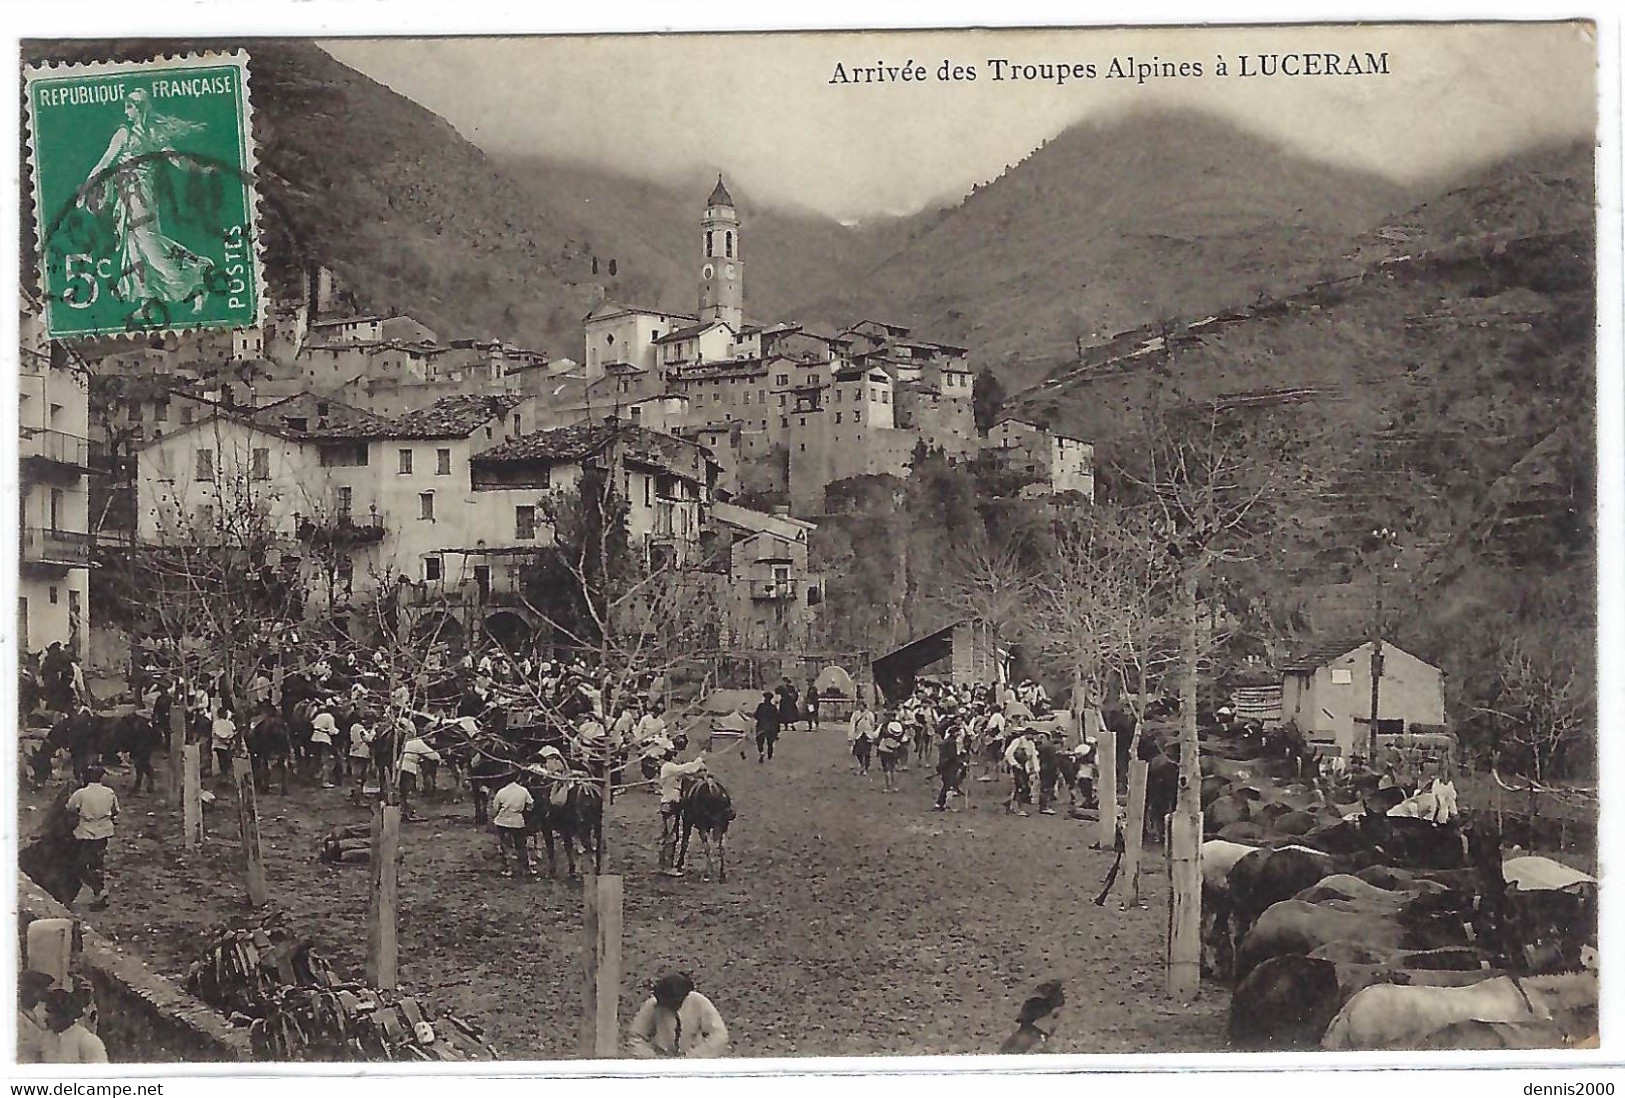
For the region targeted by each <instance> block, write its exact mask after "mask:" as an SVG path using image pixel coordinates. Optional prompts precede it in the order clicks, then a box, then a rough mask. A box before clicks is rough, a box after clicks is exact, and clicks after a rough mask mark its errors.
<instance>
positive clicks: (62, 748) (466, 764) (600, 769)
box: [22, 673, 735, 902]
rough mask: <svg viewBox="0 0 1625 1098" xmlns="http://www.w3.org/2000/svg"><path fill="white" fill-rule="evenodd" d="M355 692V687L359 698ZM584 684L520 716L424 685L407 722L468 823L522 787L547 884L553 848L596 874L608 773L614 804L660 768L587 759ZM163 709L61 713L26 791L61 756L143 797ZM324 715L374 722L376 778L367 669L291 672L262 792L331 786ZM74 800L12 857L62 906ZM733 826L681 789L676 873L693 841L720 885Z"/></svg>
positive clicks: (712, 796) (559, 688)
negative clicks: (323, 747)
mask: <svg viewBox="0 0 1625 1098" xmlns="http://www.w3.org/2000/svg"><path fill="white" fill-rule="evenodd" d="M357 684H359V686H360V688H359V689H355V687H356V686H357ZM587 685H588V680H587V678H586V677H585V675H582V676H579V677H574V676H571V677H564V678H561V679H560V680H559V681H558V682H557V683H556V684H555V685H554V687H553V689H552V690H551V691H550V693H549V695H548V696H546V697H542V698H527V699H524V700H525V702H526V703H527V704H526V706H525V707H524V708H523V709H521V708H520V706H519V705H517V704H512V703H514V702H515V701H516V699H512V698H506V699H505V698H503V697H502V696H501V695H500V694H497V693H491V694H489V695H487V696H481V695H480V694H479V693H476V692H474V691H473V690H471V689H467V686H468V684H467V683H465V682H464V681H463V679H462V678H460V677H457V676H453V675H448V676H446V677H445V678H444V679H442V680H440V681H437V682H434V683H430V684H428V685H427V687H426V689H425V690H424V691H423V692H422V693H421V694H420V697H421V698H422V699H423V702H424V705H425V711H422V712H418V713H416V714H415V715H414V717H413V718H412V719H413V722H414V725H415V728H416V731H417V734H418V735H420V736H421V737H422V738H424V739H425V740H426V741H427V742H428V743H430V744H431V746H433V747H434V748H435V750H436V751H437V752H438V753H439V755H440V757H441V764H440V767H439V768H438V769H441V770H442V771H443V774H444V777H445V779H447V780H449V783H450V785H451V786H452V788H453V789H461V790H464V791H466V794H467V796H468V797H469V798H470V801H471V804H472V809H473V820H474V823H475V824H476V825H478V826H484V825H485V824H486V823H487V822H488V818H487V817H488V806H489V802H490V798H491V795H492V794H493V793H494V792H495V791H496V790H497V789H499V788H500V787H502V786H503V785H506V784H508V783H509V782H510V781H514V780H516V779H517V780H518V781H519V783H520V784H521V785H523V786H525V787H526V788H527V789H528V790H529V791H530V793H531V795H532V802H533V805H532V808H531V809H530V810H529V811H528V812H527V813H526V816H525V818H526V832H527V836H529V837H530V839H531V841H535V840H540V842H541V844H542V845H543V847H544V848H545V851H546V855H547V868H548V875H549V876H550V877H551V876H554V875H556V872H557V868H556V867H557V855H556V851H557V849H558V848H560V847H562V852H563V854H564V857H565V862H566V867H567V872H568V873H569V874H570V875H571V876H572V877H573V876H576V875H577V874H578V872H579V871H580V868H579V866H578V861H577V859H578V856H580V857H583V858H584V857H587V856H591V857H592V859H593V862H594V867H595V871H596V869H598V868H600V866H599V861H600V859H601V857H602V849H603V847H602V841H601V840H602V833H603V812H604V803H603V798H604V792H605V785H604V781H603V778H604V770H605V768H606V766H607V767H608V769H609V771H610V775H609V778H610V782H609V788H610V790H611V796H613V795H615V791H616V790H620V789H623V788H625V787H626V785H627V784H628V782H629V781H630V782H633V783H636V782H639V781H643V782H647V781H649V780H651V779H653V778H654V777H655V776H656V775H657V773H658V765H659V762H658V760H656V759H651V758H649V757H648V756H644V757H641V758H635V757H634V752H633V751H632V750H631V749H630V748H629V747H628V746H627V745H616V746H615V747H614V748H612V749H611V750H610V751H609V752H608V757H607V759H606V758H605V757H604V755H605V752H604V751H603V750H602V748H601V746H600V747H598V748H597V749H596V750H595V745H593V744H590V743H588V742H585V741H583V739H582V738H581V736H580V735H579V732H578V729H579V726H580V725H581V724H582V723H583V722H585V721H588V720H589V719H591V718H592V712H593V699H594V693H595V692H594V691H593V690H591V689H584V688H583V687H587ZM538 702H539V703H541V704H540V705H538V704H537V703H538ZM173 705H174V703H173V702H172V701H171V700H170V698H169V697H168V695H164V696H162V697H161V698H160V700H159V703H158V705H157V706H155V707H154V709H152V710H139V709H132V708H131V707H129V706H125V707H122V708H121V709H119V710H115V711H112V712H102V713H95V712H89V711H82V712H78V713H66V714H60V715H57V716H56V718H55V719H54V720H52V721H51V723H50V724H49V726H48V728H47V730H46V731H45V733H44V735H43V737H42V738H41V739H40V740H39V742H38V744H37V745H36V746H35V747H34V748H33V749H32V750H31V751H29V752H27V753H26V761H27V767H28V770H29V772H30V775H31V778H32V781H33V785H34V788H36V789H38V788H42V787H44V786H45V785H46V784H47V783H48V782H49V781H50V780H51V777H52V774H53V766H54V763H55V760H56V758H57V756H58V755H59V754H62V753H66V755H67V757H68V760H69V762H70V763H71V765H72V768H73V772H74V774H75V775H80V774H82V773H83V772H84V769H85V767H86V766H88V765H89V764H90V763H92V762H101V763H103V764H106V765H118V764H119V763H120V762H121V761H126V760H127V762H128V764H129V767H130V770H131V772H132V774H133V781H132V786H131V789H130V792H131V793H132V794H138V793H140V792H141V791H142V789H143V787H145V789H146V790H147V791H148V792H149V793H150V792H152V791H153V790H154V766H153V759H154V757H155V756H156V755H157V754H159V753H160V752H162V751H164V750H165V748H166V744H167V742H168V736H167V734H166V733H165V731H164V730H165V729H166V728H167V727H169V723H170V711H171V709H172V708H173ZM324 709H325V710H326V711H328V712H331V713H332V714H333V715H334V717H335V725H336V726H337V727H338V728H340V729H345V728H348V727H350V725H351V724H352V723H355V722H357V721H361V720H367V721H370V722H371V723H372V726H373V727H374V728H376V729H377V730H378V732H377V735H375V737H374V739H373V741H372V745H371V748H372V752H373V756H374V758H375V759H376V760H380V761H379V762H377V763H375V765H376V766H377V770H378V772H386V767H385V766H384V765H383V763H382V762H381V760H385V759H390V758H392V757H393V756H394V754H395V753H396V751H397V749H398V744H397V742H396V736H395V734H394V732H393V730H392V729H391V728H390V727H389V725H388V723H387V722H384V721H379V720H377V719H376V715H377V714H378V713H379V712H382V711H384V709H385V696H384V692H383V690H382V683H381V682H373V681H371V677H370V676H368V675H366V674H364V673H363V674H359V675H357V676H355V677H354V679H353V680H352V679H348V678H340V679H338V680H337V681H332V682H325V683H323V684H322V688H321V689H320V690H318V689H317V688H316V687H315V686H314V685H313V684H311V683H310V682H308V681H307V680H305V679H304V678H303V677H301V676H297V675H292V676H289V677H288V678H287V679H286V681H285V682H284V685H283V691H282V698H281V702H280V704H279V705H278V706H275V707H272V708H269V709H267V710H265V711H263V712H261V713H258V714H256V715H255V716H254V717H253V718H252V719H251V720H250V721H249V722H248V723H247V727H246V729H245V731H244V734H243V737H242V743H243V747H244V749H245V750H246V752H247V754H248V757H249V760H250V762H251V766H252V772H253V776H254V784H255V787H256V789H257V790H258V791H259V792H260V793H264V794H269V793H271V792H273V791H275V790H278V789H280V792H281V793H282V794H283V795H287V794H289V793H290V790H291V789H292V788H294V787H296V786H304V787H305V788H315V787H316V786H318V785H320V784H321V783H322V781H323V780H324V779H325V778H326V777H328V776H329V775H328V774H326V773H325V772H324V770H325V768H324V766H323V764H322V757H321V755H319V754H318V753H317V752H315V751H313V750H312V743H311V731H312V723H313V719H314V717H315V716H316V715H317V714H318V713H319V712H321V711H323V710H324ZM514 714H522V716H523V720H524V723H511V717H512V716H513V715H514ZM543 714H545V716H543ZM182 723H183V725H185V727H186V731H185V733H184V735H185V736H186V737H187V740H188V742H194V743H202V744H206V743H207V742H208V740H209V723H210V722H209V718H208V716H207V714H205V713H201V712H192V711H190V710H188V711H186V716H185V718H184V719H183V722H182ZM544 753H548V754H552V753H557V755H558V756H559V757H561V758H562V759H563V761H564V763H565V766H564V769H563V770H562V771H554V770H549V769H547V768H545V767H543V766H542V765H540V763H541V762H542V761H543V757H544ZM336 761H337V762H338V764H339V765H345V764H346V763H347V762H350V761H351V760H346V759H344V757H343V753H342V752H341V753H339V755H338V758H337V760H336ZM634 766H636V768H637V771H636V772H635V773H634ZM70 792H71V786H68V785H64V787H63V788H62V789H61V790H59V792H58V795H57V796H56V798H55V803H54V804H53V806H52V808H51V809H50V810H48V811H47V812H46V813H45V815H44V817H43V820H42V824H41V826H40V827H39V828H38V829H37V833H36V836H35V840H34V842H32V843H30V844H29V845H28V846H26V847H25V848H24V850H23V851H22V864H23V865H24V872H26V873H28V874H29V876H30V877H33V878H34V879H35V880H36V882H37V883H39V884H40V885H41V887H43V888H45V889H46V890H47V891H48V892H49V893H51V894H52V895H53V896H57V897H58V898H59V899H60V898H63V897H68V898H71V897H72V896H73V895H75V894H77V892H78V890H79V880H78V876H77V863H76V860H75V859H74V857H73V856H72V854H71V850H72V839H71V830H72V826H71V821H69V820H68V819H67V817H66V815H65V813H64V811H63V810H62V805H63V804H64V803H65V801H66V798H67V796H68V794H69V793H70ZM651 815H653V813H651ZM734 818H735V812H734V808H733V803H732V799H731V797H730V796H729V793H728V791H727V789H726V787H725V786H724V785H723V783H722V782H721V781H719V780H718V779H717V778H716V777H715V776H714V775H710V774H703V775H696V776H693V777H691V778H689V779H686V780H685V781H684V784H683V789H682V793H681V798H680V801H679V808H678V817H677V827H678V835H679V843H678V847H677V851H676V856H677V862H676V868H679V869H681V868H683V866H684V864H685V863H686V860H687V855H688V850H689V845H690V841H691V839H692V837H693V836H694V835H696V834H697V835H698V836H699V838H700V841H701V844H702V847H703V850H704V854H705V858H706V863H707V876H709V875H710V868H711V860H712V854H713V851H714V852H715V855H716V858H717V861H718V870H719V876H720V877H721V878H722V879H724V880H725V879H726V873H727V862H726V853H725V849H724V847H725V840H726V836H727V831H728V827H729V825H730V824H731V822H732V821H733V819H734ZM354 845H355V844H354V843H351V844H350V846H354ZM347 849H348V848H347V847H346V845H345V843H344V842H343V841H342V837H341V841H339V842H335V843H328V844H326V847H325V849H324V853H325V854H327V855H329V856H331V855H333V854H334V853H335V852H336V853H337V858H336V860H341V861H342V860H350V859H349V858H347V857H344V855H345V853H346V851H347ZM578 852H579V853H578ZM63 902H67V900H66V899H64V900H63Z"/></svg>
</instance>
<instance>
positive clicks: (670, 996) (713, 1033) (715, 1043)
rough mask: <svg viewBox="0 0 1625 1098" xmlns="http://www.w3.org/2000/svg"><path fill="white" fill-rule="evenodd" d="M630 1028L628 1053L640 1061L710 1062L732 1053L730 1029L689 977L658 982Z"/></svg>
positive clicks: (676, 976) (671, 976) (674, 975)
mask: <svg viewBox="0 0 1625 1098" xmlns="http://www.w3.org/2000/svg"><path fill="white" fill-rule="evenodd" d="M653 991H654V994H653V995H651V996H649V998H647V999H645V1000H644V1002H643V1005H642V1006H641V1007H639V1008H638V1012H637V1014H635V1015H633V1017H632V1024H631V1025H630V1026H628V1027H627V1032H626V1051H627V1052H628V1053H630V1054H631V1055H632V1056H634V1057H636V1058H637V1059H640V1060H655V1059H666V1058H677V1057H680V1058H683V1059H691V1060H693V1059H710V1058H713V1057H717V1056H721V1055H722V1054H723V1053H724V1052H726V1051H727V1050H728V1027H727V1026H726V1025H724V1024H723V1021H722V1015H721V1014H719V1013H718V1012H717V1008H716V1007H715V1006H714V1005H712V1003H711V1000H709V999H707V998H706V997H705V996H704V995H701V994H700V993H699V992H698V991H695V990H694V981H693V980H692V979H690V978H689V977H688V975H687V974H686V973H682V972H672V973H668V974H667V975H665V976H662V977H661V978H660V979H658V980H656V981H655V985H654V988H653Z"/></svg>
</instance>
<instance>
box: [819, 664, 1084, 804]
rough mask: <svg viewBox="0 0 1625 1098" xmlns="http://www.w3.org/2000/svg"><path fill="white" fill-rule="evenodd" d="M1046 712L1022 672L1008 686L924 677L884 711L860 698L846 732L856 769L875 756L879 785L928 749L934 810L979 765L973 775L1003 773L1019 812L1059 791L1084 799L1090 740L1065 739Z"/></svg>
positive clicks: (865, 768)
mask: <svg viewBox="0 0 1625 1098" xmlns="http://www.w3.org/2000/svg"><path fill="white" fill-rule="evenodd" d="M1047 714H1048V698H1047V696H1046V695H1045V694H1044V691H1043V687H1042V686H1040V685H1038V684H1037V683H1033V682H1031V681H1030V680H1029V681H1025V682H1023V683H1021V684H1020V685H1019V686H1017V687H1015V688H1013V689H1010V688H1005V687H1002V686H986V685H980V684H978V685H975V686H971V685H968V684H959V685H950V684H945V683H938V682H932V681H928V680H927V681H922V682H921V683H919V684H918V686H917V687H916V689H915V691H914V693H913V694H912V695H911V696H910V697H909V698H907V699H906V700H904V701H903V702H902V703H900V704H899V705H898V706H897V707H896V708H895V709H894V710H892V711H890V712H878V713H877V712H876V711H874V710H871V709H870V708H869V707H868V705H867V704H866V703H864V702H863V701H862V700H861V699H860V700H859V702H858V704H857V707H856V708H855V710H854V712H853V715H852V722H851V726H850V729H849V733H848V740H849V741H850V743H851V747H852V754H853V757H854V758H855V759H856V760H857V765H858V771H859V773H861V774H864V775H867V774H868V773H869V772H870V759H871V757H875V756H878V758H879V761H880V768H881V773H882V777H883V780H884V783H885V786H884V787H885V789H886V791H887V792H892V791H894V790H895V789H896V788H897V778H896V774H897V772H898V771H900V770H904V769H906V768H907V760H908V758H909V756H910V754H911V753H912V754H913V755H914V757H915V758H916V759H918V760H920V761H922V762H923V761H924V759H925V758H926V757H927V754H928V753H929V752H931V751H933V750H934V752H935V756H936V775H937V780H938V789H937V797H936V804H935V808H936V810H937V811H939V812H945V811H953V810H954V809H953V805H952V803H951V802H952V799H953V798H954V797H961V798H963V797H965V796H966V790H965V784H966V782H967V780H969V779H970V778H971V776H972V772H973V771H979V773H978V774H977V775H976V780H977V781H979V782H993V781H995V780H996V778H997V775H998V774H1000V773H1002V774H1004V775H1006V776H1007V777H1008V778H1009V782H1010V786H1009V792H1008V794H1007V795H1006V797H1005V799H1004V802H1003V803H1004V809H1005V811H1006V812H1007V813H1011V814H1015V815H1019V816H1026V815H1028V808H1029V807H1033V806H1036V809H1037V811H1038V812H1039V813H1040V814H1042V815H1046V816H1053V815H1055V814H1056V811H1055V808H1054V807H1053V806H1054V804H1055V802H1056V801H1057V800H1058V799H1059V798H1060V797H1061V796H1063V795H1064V796H1066V797H1067V799H1068V800H1069V802H1074V803H1075V802H1076V801H1077V800H1081V801H1082V802H1083V804H1084V805H1085V806H1091V805H1093V804H1094V798H1095V777H1096V773H1097V748H1096V744H1095V741H1094V740H1093V739H1092V738H1089V737H1087V736H1083V737H1080V739H1079V741H1078V743H1076V744H1075V745H1072V746H1068V745H1067V743H1066V735H1065V733H1064V731H1062V729H1061V728H1060V727H1059V726H1058V725H1057V723H1056V722H1054V721H1048V722H1046V721H1043V720H1041V719H1040V718H1043V717H1045V716H1046V715H1047ZM1045 724H1048V725H1049V727H1045V726H1044V725H1045Z"/></svg>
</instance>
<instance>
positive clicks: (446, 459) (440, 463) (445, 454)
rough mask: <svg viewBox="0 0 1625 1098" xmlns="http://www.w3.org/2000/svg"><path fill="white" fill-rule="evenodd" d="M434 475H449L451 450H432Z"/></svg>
mask: <svg viewBox="0 0 1625 1098" xmlns="http://www.w3.org/2000/svg"><path fill="white" fill-rule="evenodd" d="M434 475H435V476H437V477H449V476H451V451H450V450H446V449H440V450H436V451H435V452H434Z"/></svg>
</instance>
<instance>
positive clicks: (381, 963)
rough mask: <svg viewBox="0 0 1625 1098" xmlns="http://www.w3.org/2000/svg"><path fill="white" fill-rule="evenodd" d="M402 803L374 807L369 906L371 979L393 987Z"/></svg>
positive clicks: (380, 984)
mask: <svg viewBox="0 0 1625 1098" xmlns="http://www.w3.org/2000/svg"><path fill="white" fill-rule="evenodd" d="M400 849H401V806H400V805H398V804H385V803H384V802H383V801H379V802H378V803H376V804H374V805H373V809H372V852H371V858H372V902H371V904H370V905H369V907H368V916H369V918H368V924H367V982H368V983H370V984H371V985H372V986H373V987H376V988H382V989H384V990H385V991H391V990H393V989H394V987H395V984H396V961H397V953H396V942H395V908H396V902H397V900H398V899H399V885H400V878H399V870H400V863H399V862H397V861H396V858H397V857H398V856H399V853H400Z"/></svg>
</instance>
